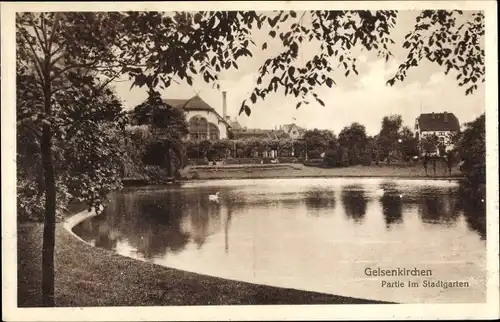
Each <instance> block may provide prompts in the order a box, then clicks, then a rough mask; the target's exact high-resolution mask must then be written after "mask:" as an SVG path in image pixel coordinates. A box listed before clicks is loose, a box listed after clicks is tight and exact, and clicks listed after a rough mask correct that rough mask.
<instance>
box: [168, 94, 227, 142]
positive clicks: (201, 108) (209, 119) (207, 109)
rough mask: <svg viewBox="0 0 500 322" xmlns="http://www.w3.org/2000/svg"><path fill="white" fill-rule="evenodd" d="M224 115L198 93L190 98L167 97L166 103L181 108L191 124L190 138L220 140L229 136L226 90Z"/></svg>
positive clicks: (223, 102)
mask: <svg viewBox="0 0 500 322" xmlns="http://www.w3.org/2000/svg"><path fill="white" fill-rule="evenodd" d="M222 95H223V96H222V97H223V98H222V116H221V115H220V114H219V113H217V111H216V110H215V109H214V108H213V107H211V106H210V105H208V104H207V103H206V102H205V101H203V99H201V97H199V96H198V95H196V96H194V97H192V98H190V99H165V100H163V101H164V102H165V103H166V104H168V105H170V106H173V107H177V108H181V109H183V110H184V112H185V113H186V119H187V122H188V125H189V134H188V136H187V139H188V140H193V141H198V140H218V139H225V138H227V137H228V133H229V129H230V127H231V126H230V125H229V117H228V116H227V107H226V92H223V93H222Z"/></svg>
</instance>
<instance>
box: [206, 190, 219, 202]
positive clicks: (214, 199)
mask: <svg viewBox="0 0 500 322" xmlns="http://www.w3.org/2000/svg"><path fill="white" fill-rule="evenodd" d="M208 200H210V201H219V192H218V191H217V192H216V193H215V195H208Z"/></svg>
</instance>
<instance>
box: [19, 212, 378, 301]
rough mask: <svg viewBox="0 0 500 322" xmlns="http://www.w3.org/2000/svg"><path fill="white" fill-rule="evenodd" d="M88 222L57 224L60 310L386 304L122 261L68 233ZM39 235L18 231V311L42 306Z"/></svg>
mask: <svg viewBox="0 0 500 322" xmlns="http://www.w3.org/2000/svg"><path fill="white" fill-rule="evenodd" d="M89 216H91V214H90V213H87V215H85V214H82V213H79V214H77V215H74V216H69V217H68V218H67V219H66V221H65V222H64V223H58V224H57V227H56V249H55V270H56V273H55V275H56V278H55V302H56V306H58V307H88V306H168V305H251V304H260V305H268V304H376V303H378V304H382V303H384V302H377V301H371V300H364V299H356V298H351V297H343V296H337V295H331V294H323V293H317V292H308V291H301V290H296V289H288V288H279V287H272V286H265V285H258V284H251V283H246V282H239V281H233V280H227V279H223V278H218V277H212V276H206V275H201V274H196V273H190V272H186V271H182V270H177V269H173V268H168V267H163V266H159V265H155V264H152V263H147V262H142V261H138V260H135V259H131V258H127V257H123V256H120V255H118V254H116V253H113V252H111V251H108V250H104V249H100V248H96V247H93V246H91V245H89V244H87V243H85V242H83V241H82V240H81V239H79V238H77V237H76V236H75V235H74V234H73V233H72V232H71V231H70V230H68V229H71V227H72V226H73V225H76V224H78V223H79V222H80V221H81V220H83V219H84V218H87V217H89ZM42 234H43V225H42V224H37V223H24V224H19V225H18V228H17V236H18V268H17V269H18V306H19V307H38V306H41V293H40V287H41V244H42Z"/></svg>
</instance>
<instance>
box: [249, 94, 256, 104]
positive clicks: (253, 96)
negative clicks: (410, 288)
mask: <svg viewBox="0 0 500 322" xmlns="http://www.w3.org/2000/svg"><path fill="white" fill-rule="evenodd" d="M250 100H251V101H252V103H254V104H255V102H257V96H256V95H255V93H252V96H250Z"/></svg>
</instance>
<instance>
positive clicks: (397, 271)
mask: <svg viewBox="0 0 500 322" xmlns="http://www.w3.org/2000/svg"><path fill="white" fill-rule="evenodd" d="M365 275H366V276H432V270H430V269H418V268H416V267H414V268H405V267H396V268H391V269H383V268H380V267H367V268H365Z"/></svg>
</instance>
